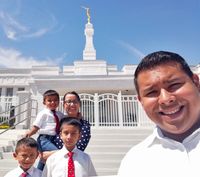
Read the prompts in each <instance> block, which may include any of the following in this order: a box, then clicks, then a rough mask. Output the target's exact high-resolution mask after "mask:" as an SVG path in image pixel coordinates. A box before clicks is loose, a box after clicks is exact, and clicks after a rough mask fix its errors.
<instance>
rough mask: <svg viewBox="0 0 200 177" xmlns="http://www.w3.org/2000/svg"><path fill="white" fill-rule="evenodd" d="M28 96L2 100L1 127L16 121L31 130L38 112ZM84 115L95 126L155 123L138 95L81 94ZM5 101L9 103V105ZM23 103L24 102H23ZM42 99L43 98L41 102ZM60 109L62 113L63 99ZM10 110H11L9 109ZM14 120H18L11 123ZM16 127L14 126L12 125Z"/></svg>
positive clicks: (32, 100)
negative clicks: (147, 113) (23, 122)
mask: <svg viewBox="0 0 200 177" xmlns="http://www.w3.org/2000/svg"><path fill="white" fill-rule="evenodd" d="M27 95H28V96H29V97H28V98H25V97H24V94H21V96H23V99H22V98H20V97H18V98H14V97H13V99H11V98H9V99H8V98H5V99H4V101H3V98H2V97H1V103H2V104H1V105H3V104H4V105H5V107H4V111H0V118H1V119H0V122H1V123H0V124H2V123H5V122H7V123H9V122H14V123H15V124H14V126H15V125H16V124H18V123H19V122H21V121H26V122H25V125H26V126H25V127H28V128H29V127H30V125H32V122H33V120H34V118H35V117H36V115H37V111H38V102H37V100H38V99H36V98H35V99H31V96H30V94H27ZM80 98H81V110H80V111H81V113H82V115H83V117H84V119H86V120H88V121H89V122H90V124H91V125H92V126H95V127H132V126H143V127H144V126H145V127H149V126H152V125H153V124H152V123H151V121H150V120H149V119H148V117H147V115H146V114H145V112H144V110H143V108H142V107H141V105H140V103H139V101H138V100H137V96H135V95H121V93H120V92H119V93H118V94H112V93H105V94H97V93H95V94H94V95H92V94H87V93H82V94H80ZM6 100H9V101H7V102H6ZM22 100H23V101H22ZM39 100H41V99H39ZM60 100H61V104H60V107H59V110H60V111H63V104H62V98H61V99H60ZM8 108H9V109H8ZM13 118H14V120H15V121H12V119H13ZM12 124H13V123H12Z"/></svg>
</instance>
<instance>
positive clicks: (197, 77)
mask: <svg viewBox="0 0 200 177" xmlns="http://www.w3.org/2000/svg"><path fill="white" fill-rule="evenodd" d="M192 80H193V82H194V84H195V85H196V87H197V88H198V90H199V91H200V83H199V76H198V75H197V74H193V76H192Z"/></svg>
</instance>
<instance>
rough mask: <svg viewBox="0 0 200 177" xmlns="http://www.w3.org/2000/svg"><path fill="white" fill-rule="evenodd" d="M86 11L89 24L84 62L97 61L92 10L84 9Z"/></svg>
mask: <svg viewBox="0 0 200 177" xmlns="http://www.w3.org/2000/svg"><path fill="white" fill-rule="evenodd" d="M82 8H84V9H85V10H86V15H87V18H88V19H87V23H86V24H85V37H86V43H85V49H84V50H83V60H96V50H95V48H94V45H93V35H94V29H93V25H92V23H91V16H90V9H89V8H88V7H82Z"/></svg>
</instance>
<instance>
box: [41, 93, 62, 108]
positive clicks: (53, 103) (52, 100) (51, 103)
mask: <svg viewBox="0 0 200 177" xmlns="http://www.w3.org/2000/svg"><path fill="white" fill-rule="evenodd" d="M43 103H44V105H46V107H47V108H48V109H50V110H56V108H57V107H58V106H59V98H58V96H56V95H50V96H46V97H45V99H44V102H43Z"/></svg>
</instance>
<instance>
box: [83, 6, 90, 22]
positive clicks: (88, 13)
mask: <svg viewBox="0 0 200 177" xmlns="http://www.w3.org/2000/svg"><path fill="white" fill-rule="evenodd" d="M82 8H83V9H85V10H86V15H87V18H88V23H90V19H91V17H90V8H89V7H84V6H82Z"/></svg>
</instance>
